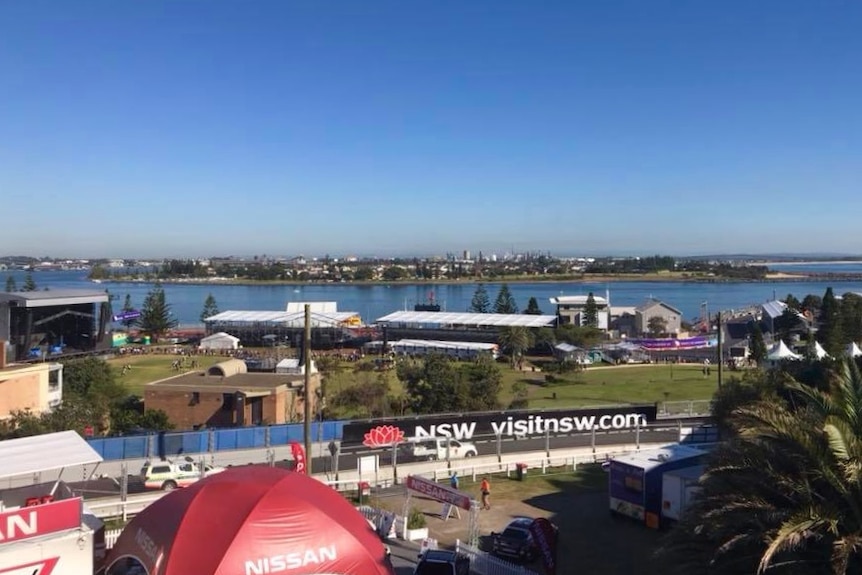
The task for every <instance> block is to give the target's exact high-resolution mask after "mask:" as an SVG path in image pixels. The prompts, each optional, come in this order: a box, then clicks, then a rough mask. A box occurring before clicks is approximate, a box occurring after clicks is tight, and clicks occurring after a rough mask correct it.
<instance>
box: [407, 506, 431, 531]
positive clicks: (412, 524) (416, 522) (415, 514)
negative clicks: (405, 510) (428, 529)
mask: <svg viewBox="0 0 862 575" xmlns="http://www.w3.org/2000/svg"><path fill="white" fill-rule="evenodd" d="M426 525H427V523H426V522H425V514H424V513H422V512H421V511H419V509H417V508H415V507H412V508H411V509H410V515H408V516H407V529H422V528H423V527H425V526H426Z"/></svg>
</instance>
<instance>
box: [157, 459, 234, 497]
mask: <svg viewBox="0 0 862 575" xmlns="http://www.w3.org/2000/svg"><path fill="white" fill-rule="evenodd" d="M222 471H224V468H223V467H215V466H212V465H204V466H203V469H201V467H200V465H198V464H197V463H195V462H194V461H185V462H182V463H174V462H172V461H157V462H155V463H153V462H150V461H147V462H146V463H144V466H143V467H142V468H141V473H140V476H141V481H143V483H144V487H146V488H147V489H161V490H163V491H172V490H174V489H176V488H177V487H186V486H187V485H191V484H192V483H194V482H195V481H198V480H200V479H201V478H202V477H208V476H210V475H213V474H215V473H220V472H222Z"/></svg>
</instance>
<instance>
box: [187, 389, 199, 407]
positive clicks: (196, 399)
mask: <svg viewBox="0 0 862 575" xmlns="http://www.w3.org/2000/svg"><path fill="white" fill-rule="evenodd" d="M200 402H201V392H199V391H193V392H192V400H191V401H190V402H189V404H190V405H197V404H199V403H200Z"/></svg>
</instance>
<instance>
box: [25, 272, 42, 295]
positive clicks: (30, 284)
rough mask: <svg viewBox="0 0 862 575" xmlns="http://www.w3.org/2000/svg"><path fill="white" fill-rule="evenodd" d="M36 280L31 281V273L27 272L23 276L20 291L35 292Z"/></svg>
mask: <svg viewBox="0 0 862 575" xmlns="http://www.w3.org/2000/svg"><path fill="white" fill-rule="evenodd" d="M37 289H39V288H37V287H36V280H34V279H33V272H31V271H28V272H27V275H26V276H24V287H22V288H21V291H36V290H37Z"/></svg>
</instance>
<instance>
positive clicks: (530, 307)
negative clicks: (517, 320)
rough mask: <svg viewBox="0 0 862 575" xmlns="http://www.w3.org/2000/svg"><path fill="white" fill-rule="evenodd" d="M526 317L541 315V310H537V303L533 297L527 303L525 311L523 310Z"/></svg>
mask: <svg viewBox="0 0 862 575" xmlns="http://www.w3.org/2000/svg"><path fill="white" fill-rule="evenodd" d="M524 313H525V314H527V315H542V310H541V309H539V301H538V300H537V299H536V298H535V297H531V298H530V299H529V300H528V301H527V309H525V310H524Z"/></svg>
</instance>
